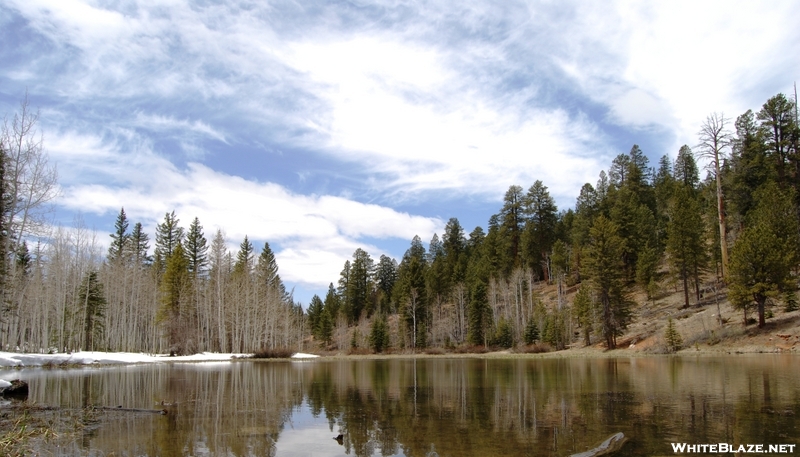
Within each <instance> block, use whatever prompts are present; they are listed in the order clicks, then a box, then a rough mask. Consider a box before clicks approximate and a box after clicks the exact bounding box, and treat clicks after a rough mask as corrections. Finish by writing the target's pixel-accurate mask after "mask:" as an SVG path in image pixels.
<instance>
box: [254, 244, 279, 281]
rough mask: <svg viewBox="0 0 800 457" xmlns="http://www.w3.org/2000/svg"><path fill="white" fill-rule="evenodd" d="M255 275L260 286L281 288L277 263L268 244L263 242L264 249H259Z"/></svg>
mask: <svg viewBox="0 0 800 457" xmlns="http://www.w3.org/2000/svg"><path fill="white" fill-rule="evenodd" d="M256 273H257V274H258V278H259V279H258V280H259V282H260V283H261V284H266V285H268V286H270V287H277V288H278V289H280V288H281V287H283V284H281V277H280V275H278V261H277V260H276V259H275V253H274V252H272V248H271V247H270V246H269V243H267V242H266V241H265V242H264V248H263V249H261V254H260V255H259V256H258V264H256Z"/></svg>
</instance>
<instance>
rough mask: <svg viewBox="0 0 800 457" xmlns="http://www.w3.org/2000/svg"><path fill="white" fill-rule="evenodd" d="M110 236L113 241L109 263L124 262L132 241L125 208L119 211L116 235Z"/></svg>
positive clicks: (109, 252)
mask: <svg viewBox="0 0 800 457" xmlns="http://www.w3.org/2000/svg"><path fill="white" fill-rule="evenodd" d="M110 236H111V239H112V240H113V241H111V245H110V246H109V247H108V261H109V262H111V263H118V262H122V261H123V260H124V259H125V254H126V253H127V245H128V243H129V240H130V234H129V233H128V217H127V216H126V215H125V208H122V209H120V210H119V215H118V216H117V221H116V222H115V223H114V233H112V234H111V235H110Z"/></svg>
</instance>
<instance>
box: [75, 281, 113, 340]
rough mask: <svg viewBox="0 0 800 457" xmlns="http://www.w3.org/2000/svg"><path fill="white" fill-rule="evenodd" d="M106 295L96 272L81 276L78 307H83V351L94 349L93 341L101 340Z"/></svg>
mask: <svg viewBox="0 0 800 457" xmlns="http://www.w3.org/2000/svg"><path fill="white" fill-rule="evenodd" d="M106 305H107V302H106V297H105V294H104V292H103V284H102V283H100V282H99V281H98V279H97V272H96V271H90V272H89V273H87V274H86V276H85V277H84V278H83V282H81V286H80V288H79V289H78V307H79V308H80V309H83V348H84V350H85V351H94V350H97V349H98V348H95V341H98V340H101V338H102V335H103V331H104V330H105V328H104V325H103V319H104V318H105V312H106Z"/></svg>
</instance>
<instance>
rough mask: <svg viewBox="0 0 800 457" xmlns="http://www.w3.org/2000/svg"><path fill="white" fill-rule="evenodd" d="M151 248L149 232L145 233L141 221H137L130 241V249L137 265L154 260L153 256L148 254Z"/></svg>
mask: <svg viewBox="0 0 800 457" xmlns="http://www.w3.org/2000/svg"><path fill="white" fill-rule="evenodd" d="M149 249H150V244H149V238H148V236H147V233H144V229H143V228H142V224H141V222H137V223H136V224H134V225H133V231H132V232H131V234H130V238H129V242H128V250H129V251H130V257H131V259H132V260H133V262H134V263H135V264H136V265H146V264H148V263H150V262H152V261H153V259H152V257H150V256H149V255H148V254H147V251H148V250H149Z"/></svg>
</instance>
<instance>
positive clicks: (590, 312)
mask: <svg viewBox="0 0 800 457" xmlns="http://www.w3.org/2000/svg"><path fill="white" fill-rule="evenodd" d="M572 310H573V312H574V314H575V319H576V320H577V322H578V326H579V327H580V328H581V333H582V334H583V343H584V345H586V346H589V345H590V344H592V340H591V335H592V330H593V326H594V320H595V317H594V303H592V297H591V294H590V292H589V286H588V285H586V284H581V286H580V287H579V288H578V292H577V293H576V294H575V300H574V301H573V303H572Z"/></svg>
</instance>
